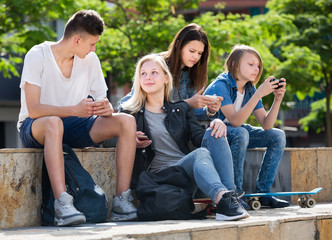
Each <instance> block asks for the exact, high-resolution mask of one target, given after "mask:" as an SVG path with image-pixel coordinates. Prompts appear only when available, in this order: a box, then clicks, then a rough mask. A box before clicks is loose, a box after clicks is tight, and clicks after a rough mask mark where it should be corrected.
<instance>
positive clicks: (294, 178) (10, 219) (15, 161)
mask: <svg viewBox="0 0 332 240" xmlns="http://www.w3.org/2000/svg"><path fill="white" fill-rule="evenodd" d="M75 152H76V154H77V156H78V157H79V159H80V161H81V162H82V165H83V167H84V168H85V169H87V171H89V172H90V174H91V175H92V177H93V178H94V179H95V181H96V183H97V184H99V185H100V187H101V188H102V189H103V190H104V191H105V193H106V195H107V197H108V200H109V209H111V201H112V199H113V195H114V194H115V182H116V165H115V149H114V148H85V149H75ZM263 154H264V150H263V149H255V150H249V151H248V154H247V155H248V159H247V160H246V165H245V183H246V186H244V187H245V190H246V191H247V192H250V190H251V189H252V187H253V186H254V184H255V178H256V177H257V172H258V169H259V165H260V162H261V159H262V156H263ZM330 156H332V148H287V149H286V150H285V153H284V156H283V159H282V161H281V164H280V166H279V169H278V173H277V177H276V181H275V183H274V184H273V186H272V191H292V190H293V191H303V190H305V191H309V190H312V189H313V188H316V187H323V190H322V191H321V192H320V193H318V194H317V195H315V197H314V198H315V199H316V201H317V202H332V162H331V161H332V158H331V157H330ZM42 159H43V151H42V150H40V149H0V176H1V177H0V178H1V184H0V229H7V228H13V227H27V226H38V225H39V224H40V204H41V167H42ZM257 165H258V166H257ZM255 171H256V172H255ZM292 200H293V203H295V202H296V200H297V198H293V199H292Z"/></svg>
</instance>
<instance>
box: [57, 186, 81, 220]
mask: <svg viewBox="0 0 332 240" xmlns="http://www.w3.org/2000/svg"><path fill="white" fill-rule="evenodd" d="M54 213H55V217H54V225H55V226H71V225H78V224H81V223H85V222H86V219H85V216H84V214H83V213H81V212H79V211H77V209H76V208H75V207H74V204H73V197H72V196H71V195H70V194H68V193H66V192H63V193H61V194H60V197H59V198H58V199H55V201H54Z"/></svg>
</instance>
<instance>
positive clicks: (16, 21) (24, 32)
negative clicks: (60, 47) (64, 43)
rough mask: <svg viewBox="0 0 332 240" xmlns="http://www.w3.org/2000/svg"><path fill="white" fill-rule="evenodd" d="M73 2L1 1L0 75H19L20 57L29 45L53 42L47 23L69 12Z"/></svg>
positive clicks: (51, 32)
mask: <svg viewBox="0 0 332 240" xmlns="http://www.w3.org/2000/svg"><path fill="white" fill-rule="evenodd" d="M73 2H74V0H59V1H53V0H34V1H25V0H2V1H1V3H0V72H1V73H2V74H3V76H4V77H7V78H9V77H10V76H11V75H14V76H19V72H18V70H17V69H18V64H20V63H22V58H21V56H22V55H23V54H25V53H26V52H27V51H28V50H29V49H30V48H31V47H32V46H33V45H35V44H37V43H40V42H43V41H45V40H52V39H55V37H56V35H55V33H54V29H53V27H52V26H51V25H48V24H46V23H49V22H50V21H52V20H55V19H59V18H63V17H64V16H66V13H68V12H70V10H71V9H72V7H73Z"/></svg>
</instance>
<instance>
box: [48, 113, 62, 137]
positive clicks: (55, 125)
mask: <svg viewBox="0 0 332 240" xmlns="http://www.w3.org/2000/svg"><path fill="white" fill-rule="evenodd" d="M62 134H63V122H62V120H61V118H59V117H56V116H52V117H48V118H47V121H46V125H45V136H52V137H57V136H62Z"/></svg>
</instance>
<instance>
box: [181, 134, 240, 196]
mask: <svg viewBox="0 0 332 240" xmlns="http://www.w3.org/2000/svg"><path fill="white" fill-rule="evenodd" d="M203 145H205V146H206V147H209V148H210V151H209V150H208V149H207V148H205V147H201V148H198V149H196V150H194V151H192V152H191V153H189V154H187V155H186V156H185V157H183V158H182V159H181V160H180V161H179V162H178V163H177V165H180V166H182V167H183V168H184V170H185V171H186V173H187V174H188V176H189V177H190V179H191V181H192V182H195V183H196V185H197V186H198V188H199V189H200V190H201V191H202V192H203V193H204V194H205V195H206V196H207V197H209V198H211V199H212V201H214V200H215V199H216V197H217V194H218V193H219V192H220V191H226V190H235V184H234V176H233V164H232V158H231V152H230V149H229V146H228V143H227V141H226V139H225V138H224V137H222V138H217V139H216V138H214V137H211V131H207V132H206V133H205V135H204V138H203V142H202V146H203Z"/></svg>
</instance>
